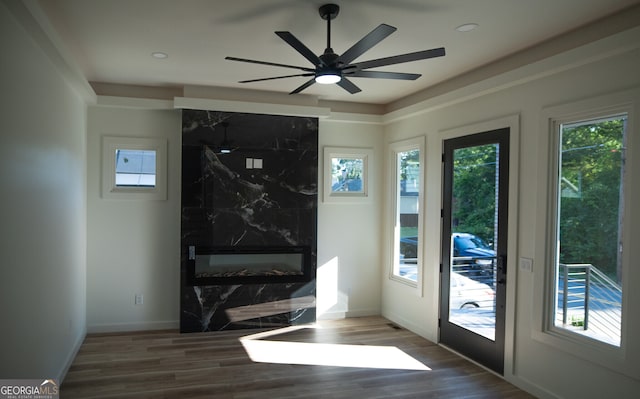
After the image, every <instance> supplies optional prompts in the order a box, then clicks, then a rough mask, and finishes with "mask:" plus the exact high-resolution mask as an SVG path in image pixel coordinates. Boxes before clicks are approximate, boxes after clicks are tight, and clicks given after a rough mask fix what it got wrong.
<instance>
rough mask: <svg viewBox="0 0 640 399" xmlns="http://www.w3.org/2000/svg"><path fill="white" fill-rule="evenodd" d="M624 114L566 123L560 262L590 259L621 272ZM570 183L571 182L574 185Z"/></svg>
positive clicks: (612, 271)
mask: <svg viewBox="0 0 640 399" xmlns="http://www.w3.org/2000/svg"><path fill="white" fill-rule="evenodd" d="M623 123H624V121H623V119H613V120H604V121H596V122H593V123H589V124H576V125H569V126H564V127H563V129H562V138H561V139H562V159H561V162H562V163H561V165H562V177H563V179H562V181H561V184H560V189H561V191H562V192H563V193H566V192H567V190H569V191H576V188H577V193H575V194H576V195H563V196H562V197H561V202H560V262H561V263H590V264H592V265H594V266H596V267H597V268H598V269H600V270H602V271H604V272H605V273H607V274H609V275H610V276H616V267H617V248H618V246H617V239H618V214H619V211H620V209H619V208H620V183H621V173H622V164H623V156H624V151H623V133H624V127H623ZM568 186H570V187H568Z"/></svg>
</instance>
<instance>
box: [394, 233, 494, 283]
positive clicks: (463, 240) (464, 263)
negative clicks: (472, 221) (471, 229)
mask: <svg viewBox="0 0 640 399" xmlns="http://www.w3.org/2000/svg"><path fill="white" fill-rule="evenodd" d="M451 241H452V247H453V259H452V260H453V262H452V263H453V271H455V272H458V273H460V274H462V275H465V276H467V277H469V278H472V279H474V280H477V281H478V282H481V283H487V284H489V285H493V272H494V265H495V257H496V252H495V251H494V250H493V249H492V248H491V246H490V245H489V244H487V243H486V242H484V241H483V240H482V239H481V238H480V237H478V236H476V235H474V234H470V233H453V234H452V235H451ZM417 260H418V238H417V237H415V236H411V237H403V238H401V239H400V275H403V272H404V273H406V274H411V273H412V272H413V273H415V265H416V264H417ZM412 265H414V266H412ZM412 267H413V268H412Z"/></svg>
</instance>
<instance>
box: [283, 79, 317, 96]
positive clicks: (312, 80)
mask: <svg viewBox="0 0 640 399" xmlns="http://www.w3.org/2000/svg"><path fill="white" fill-rule="evenodd" d="M315 82H316V79H315V78H313V79H309V80H307V81H306V82H305V83H304V84H303V85H301V86H300V87H298V88H297V89H295V90H294V91H292V92H291V93H289V94H298V93H300V92H301V91H302V90H304V89H306V88H307V87H309V86H311V85H312V84H314V83H315Z"/></svg>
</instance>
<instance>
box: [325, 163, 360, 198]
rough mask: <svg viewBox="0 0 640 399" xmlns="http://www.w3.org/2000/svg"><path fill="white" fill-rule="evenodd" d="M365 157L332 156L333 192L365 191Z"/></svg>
mask: <svg viewBox="0 0 640 399" xmlns="http://www.w3.org/2000/svg"><path fill="white" fill-rule="evenodd" d="M363 168H364V158H331V192H347V191H350V192H363V191H364V187H363V185H362V177H363V176H362V174H363Z"/></svg>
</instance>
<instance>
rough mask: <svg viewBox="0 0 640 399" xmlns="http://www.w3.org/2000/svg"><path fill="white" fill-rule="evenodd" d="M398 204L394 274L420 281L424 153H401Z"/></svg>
mask: <svg viewBox="0 0 640 399" xmlns="http://www.w3.org/2000/svg"><path fill="white" fill-rule="evenodd" d="M396 162H397V163H396V165H397V168H396V171H397V182H398V185H397V187H396V190H397V191H396V194H397V198H396V204H397V210H396V211H397V214H396V215H397V219H396V226H398V231H399V235H398V239H399V242H398V243H397V244H398V254H397V257H396V262H395V264H396V268H395V270H394V274H395V275H397V276H400V277H404V278H407V279H409V280H413V281H417V280H418V243H419V239H418V238H419V230H418V221H419V219H420V218H419V215H420V206H419V204H420V197H419V193H420V150H418V149H415V150H410V151H403V152H399V153H397V159H396Z"/></svg>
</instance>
